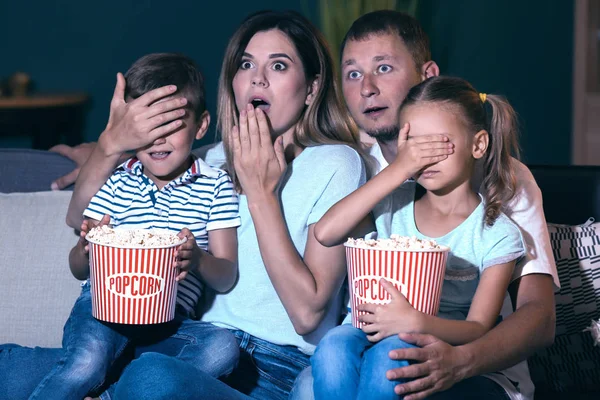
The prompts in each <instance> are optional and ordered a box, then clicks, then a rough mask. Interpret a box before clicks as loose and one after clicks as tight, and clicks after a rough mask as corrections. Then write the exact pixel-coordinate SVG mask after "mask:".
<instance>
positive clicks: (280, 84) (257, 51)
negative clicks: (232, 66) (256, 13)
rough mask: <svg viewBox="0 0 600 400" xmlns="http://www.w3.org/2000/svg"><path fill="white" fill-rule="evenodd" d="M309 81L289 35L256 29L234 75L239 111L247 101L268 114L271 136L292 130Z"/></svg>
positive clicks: (305, 96)
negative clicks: (257, 30)
mask: <svg viewBox="0 0 600 400" xmlns="http://www.w3.org/2000/svg"><path fill="white" fill-rule="evenodd" d="M309 90H310V84H309V82H308V81H307V80H306V78H305V76H304V66H303V65H302V61H301V60H300V57H299V56H298V53H297V51H296V49H295V47H294V45H293V44H292V42H291V41H290V40H289V38H288V37H287V36H286V35H285V34H284V33H283V32H281V31H280V30H278V29H271V30H268V31H263V32H257V33H256V34H255V35H254V36H253V37H252V39H250V42H249V43H248V46H247V47H246V49H245V50H244V54H243V56H242V61H241V63H240V65H239V68H238V71H237V73H236V74H235V76H234V78H233V93H234V96H235V104H236V106H237V109H238V112H239V111H241V110H243V109H245V108H246V106H247V105H248V103H251V104H253V105H254V106H255V107H258V108H261V109H262V110H263V111H264V112H265V113H266V114H267V116H268V118H269V121H270V123H271V128H272V130H273V131H272V132H273V135H274V137H276V136H279V135H282V134H284V133H286V132H290V131H293V129H294V127H295V125H296V123H297V122H298V120H299V119H300V116H301V115H302V111H303V110H304V107H305V106H306V104H307V96H308V94H309Z"/></svg>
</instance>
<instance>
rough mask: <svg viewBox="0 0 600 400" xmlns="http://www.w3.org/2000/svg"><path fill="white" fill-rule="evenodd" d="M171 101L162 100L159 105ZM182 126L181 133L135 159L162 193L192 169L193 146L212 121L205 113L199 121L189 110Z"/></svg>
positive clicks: (139, 152)
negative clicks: (165, 186)
mask: <svg viewBox="0 0 600 400" xmlns="http://www.w3.org/2000/svg"><path fill="white" fill-rule="evenodd" d="M170 98H171V97H166V98H163V99H161V100H159V102H162V101H165V100H169V99H170ZM182 122H183V123H182V124H181V126H180V127H179V129H177V130H175V131H174V132H171V133H169V134H167V135H166V136H163V137H161V138H159V139H157V140H155V141H154V143H152V144H150V145H148V146H145V147H143V148H140V149H137V150H136V153H135V155H136V157H137V158H138V159H139V160H140V161H141V163H142V165H143V166H144V174H146V176H148V178H150V179H151V180H152V181H153V182H154V183H155V184H156V186H158V188H159V189H161V188H162V187H163V186H164V185H166V184H167V183H169V182H171V181H172V180H173V179H175V178H178V177H179V176H181V175H182V174H183V173H184V172H185V171H186V170H187V169H188V168H189V167H190V166H191V164H192V161H191V157H190V153H191V150H192V145H193V144H194V140H196V139H201V138H202V136H204V134H205V133H206V130H207V129H208V124H209V122H210V117H209V115H208V112H204V114H202V116H201V117H200V118H199V119H196V115H195V113H194V111H192V110H191V109H189V108H186V114H185V116H184V117H183V118H182Z"/></svg>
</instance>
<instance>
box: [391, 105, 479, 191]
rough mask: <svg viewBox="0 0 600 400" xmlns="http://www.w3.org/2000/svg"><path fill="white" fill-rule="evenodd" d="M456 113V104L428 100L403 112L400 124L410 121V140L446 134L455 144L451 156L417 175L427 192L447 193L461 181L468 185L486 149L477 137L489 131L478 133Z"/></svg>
mask: <svg viewBox="0 0 600 400" xmlns="http://www.w3.org/2000/svg"><path fill="white" fill-rule="evenodd" d="M457 114H458V108H456V107H449V106H440V105H439V104H436V103H428V102H425V103H420V104H415V105H410V106H408V107H405V108H404V109H403V110H402V111H401V113H400V126H403V125H404V124H405V123H406V122H408V123H409V124H410V131H409V133H408V137H409V140H410V137H411V136H420V135H431V134H444V135H446V136H447V137H448V139H449V141H450V142H451V143H453V144H454V152H453V153H452V154H449V155H448V158H446V159H445V160H443V161H440V162H438V163H436V164H433V165H430V166H428V167H426V168H425V169H424V170H423V171H421V172H420V173H418V174H417V175H416V176H415V177H414V178H415V179H416V180H417V182H418V183H419V184H420V185H421V186H423V187H424V188H425V189H427V190H428V191H434V192H435V191H441V192H443V193H447V192H450V191H452V190H454V189H455V188H456V187H458V186H460V185H462V184H465V183H466V184H469V182H470V180H471V176H472V174H473V164H474V162H475V160H476V158H480V157H482V156H483V154H484V153H485V148H484V149H483V153H482V152H481V143H480V141H479V140H478V139H479V137H480V136H481V135H482V133H483V134H485V135H487V133H485V131H481V132H479V133H477V135H476V134H475V133H476V132H470V129H469V128H468V127H467V126H466V124H465V123H464V122H463V121H462V120H461V119H460V117H458V116H457ZM486 139H487V137H486ZM485 145H487V142H486V143H485Z"/></svg>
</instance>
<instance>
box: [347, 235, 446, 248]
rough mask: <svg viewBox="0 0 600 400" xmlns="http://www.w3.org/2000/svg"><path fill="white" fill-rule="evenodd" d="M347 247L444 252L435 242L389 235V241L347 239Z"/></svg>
mask: <svg viewBox="0 0 600 400" xmlns="http://www.w3.org/2000/svg"><path fill="white" fill-rule="evenodd" d="M346 244H347V245H349V246H355V247H364V248H369V249H382V250H388V249H389V250H446V249H447V248H446V247H445V246H440V245H439V244H437V243H436V241H435V240H426V239H418V238H417V237H415V236H400V235H395V234H394V235H391V236H390V238H389V239H353V238H348V241H347V242H346Z"/></svg>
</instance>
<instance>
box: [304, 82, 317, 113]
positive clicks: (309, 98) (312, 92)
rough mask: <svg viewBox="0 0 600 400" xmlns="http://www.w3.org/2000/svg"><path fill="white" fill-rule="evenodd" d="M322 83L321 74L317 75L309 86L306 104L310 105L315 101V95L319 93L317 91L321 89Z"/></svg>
mask: <svg viewBox="0 0 600 400" xmlns="http://www.w3.org/2000/svg"><path fill="white" fill-rule="evenodd" d="M320 84H321V75H316V76H315V79H313V81H312V82H311V84H310V86H309V87H308V93H307V94H306V100H305V101H304V104H306V105H307V106H308V105H310V104H311V103H312V102H313V100H314V99H315V96H316V95H317V91H318V90H319V85H320Z"/></svg>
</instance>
